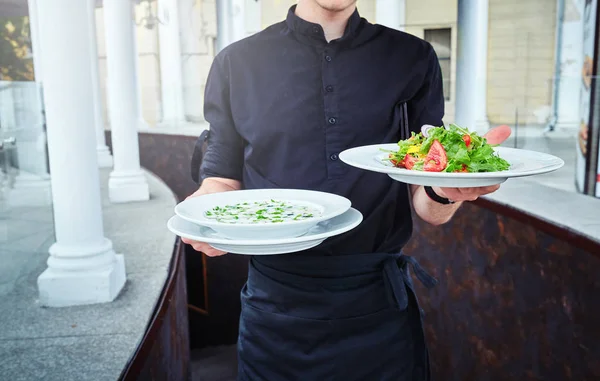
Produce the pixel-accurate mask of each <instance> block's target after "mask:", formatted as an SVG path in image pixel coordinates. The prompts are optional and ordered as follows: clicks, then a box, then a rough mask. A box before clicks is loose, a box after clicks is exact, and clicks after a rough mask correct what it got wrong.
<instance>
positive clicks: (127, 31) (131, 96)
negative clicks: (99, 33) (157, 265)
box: [104, 0, 149, 202]
mask: <svg viewBox="0 0 600 381" xmlns="http://www.w3.org/2000/svg"><path fill="white" fill-rule="evenodd" d="M104 19H105V24H106V28H105V30H106V63H107V69H108V80H107V82H108V104H109V108H108V109H109V112H110V120H111V132H112V147H113V156H114V170H113V172H112V173H111V174H110V179H109V182H108V189H109V197H110V200H111V201H112V202H129V201H143V200H148V199H149V190H148V182H147V181H146V177H145V176H144V174H143V172H142V170H141V168H140V153H139V143H138V131H137V130H138V112H137V110H136V106H135V105H136V104H137V92H138V90H137V87H136V80H135V76H136V75H137V73H136V70H135V68H136V63H135V59H136V57H135V44H134V35H133V28H132V27H131V23H132V22H133V4H132V2H131V1H129V0H104Z"/></svg>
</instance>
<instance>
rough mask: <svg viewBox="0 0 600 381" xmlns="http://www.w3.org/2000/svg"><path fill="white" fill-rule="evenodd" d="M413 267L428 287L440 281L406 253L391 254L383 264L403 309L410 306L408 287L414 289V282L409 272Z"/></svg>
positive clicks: (389, 282)
mask: <svg viewBox="0 0 600 381" xmlns="http://www.w3.org/2000/svg"><path fill="white" fill-rule="evenodd" d="M407 265H410V267H412V269H413V271H414V272H415V275H416V277H417V279H418V280H419V281H420V282H421V283H423V285H424V286H425V287H427V288H432V287H434V286H435V285H437V283H438V281H437V279H435V278H434V277H432V276H431V275H429V274H428V273H427V272H426V271H425V269H423V267H421V265H420V264H419V261H417V260H416V259H415V258H414V257H410V256H408V255H404V254H396V255H393V256H390V258H388V259H387V260H386V261H385V263H384V266H383V269H384V279H385V282H386V283H387V285H388V287H389V288H391V290H392V294H393V297H394V299H395V300H394V301H395V304H397V306H398V308H399V309H400V310H401V311H404V310H406V308H408V293H407V291H406V288H407V287H408V288H410V290H411V291H412V292H413V293H414V291H413V283H412V279H411V277H410V274H409V271H408V270H409V268H408V266H407Z"/></svg>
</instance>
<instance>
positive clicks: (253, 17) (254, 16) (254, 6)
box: [244, 0, 402, 36]
mask: <svg viewBox="0 0 600 381" xmlns="http://www.w3.org/2000/svg"><path fill="white" fill-rule="evenodd" d="M400 1H402V0H400ZM244 17H245V19H246V21H245V23H246V35H247V36H249V35H252V34H254V33H258V32H260V31H261V30H262V4H261V2H260V1H256V0H244Z"/></svg>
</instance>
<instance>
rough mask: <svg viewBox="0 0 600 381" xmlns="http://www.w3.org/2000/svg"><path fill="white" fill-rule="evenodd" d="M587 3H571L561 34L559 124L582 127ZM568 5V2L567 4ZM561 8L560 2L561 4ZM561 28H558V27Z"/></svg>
mask: <svg viewBox="0 0 600 381" xmlns="http://www.w3.org/2000/svg"><path fill="white" fill-rule="evenodd" d="M584 3H585V2H577V1H572V2H571V1H569V2H567V4H568V6H567V7H566V8H565V9H564V16H563V17H562V18H560V19H559V20H557V21H558V22H562V33H561V35H559V36H557V37H558V39H559V40H558V41H557V42H558V44H557V50H558V49H560V51H557V54H559V56H560V63H559V65H560V70H559V71H558V74H559V77H558V78H555V79H554V86H556V87H557V88H555V89H554V90H555V91H556V90H558V91H556V92H557V99H556V100H555V101H556V102H557V103H556V105H555V107H556V109H555V111H556V113H557V115H556V116H557V117H558V118H557V120H556V125H557V127H566V128H572V129H577V128H578V127H579V105H580V101H581V93H580V91H581V68H582V67H583V39H584V38H583V29H584V27H583V17H582V16H581V15H583V14H584ZM563 6H564V4H563ZM557 8H560V5H559V6H558V7H557ZM557 29H558V28H557Z"/></svg>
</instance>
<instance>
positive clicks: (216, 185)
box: [181, 177, 242, 257]
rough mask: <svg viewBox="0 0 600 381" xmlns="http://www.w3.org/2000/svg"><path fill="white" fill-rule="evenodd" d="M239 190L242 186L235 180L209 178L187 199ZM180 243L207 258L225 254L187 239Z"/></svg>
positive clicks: (205, 244) (204, 244) (203, 243)
mask: <svg viewBox="0 0 600 381" xmlns="http://www.w3.org/2000/svg"><path fill="white" fill-rule="evenodd" d="M239 189H242V184H241V183H240V182H239V181H237V180H231V179H224V178H216V177H214V178H213V177H211V178H208V179H205V180H204V181H203V182H202V186H201V187H200V189H198V190H197V191H196V192H194V193H192V194H191V195H189V196H188V197H187V198H192V197H198V196H201V195H203V194H209V193H219V192H228V191H233V190H239ZM187 198H186V199H187ZM181 241H182V242H183V243H187V244H188V245H190V246H192V247H193V248H194V250H196V251H199V252H201V253H204V254H206V255H207V256H209V257H218V256H221V255H225V254H227V253H226V252H224V251H221V250H217V249H215V248H214V247H212V246H210V245H209V244H207V243H205V242H199V241H193V240H191V239H187V238H181Z"/></svg>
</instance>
